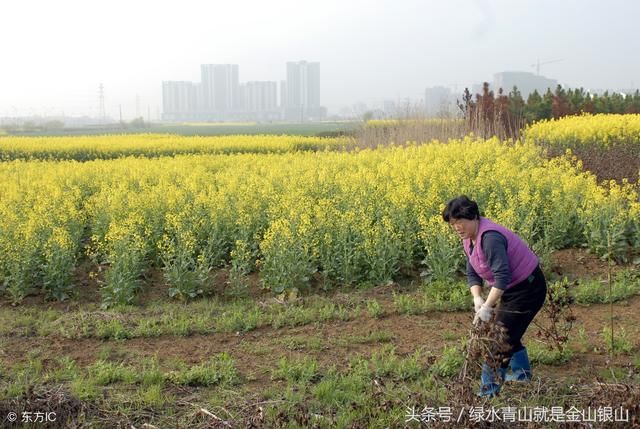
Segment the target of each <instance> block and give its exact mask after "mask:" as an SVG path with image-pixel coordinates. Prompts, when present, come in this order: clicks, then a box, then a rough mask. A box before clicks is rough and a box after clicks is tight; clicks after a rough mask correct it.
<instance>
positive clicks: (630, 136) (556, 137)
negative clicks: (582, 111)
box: [524, 114, 640, 150]
mask: <svg viewBox="0 0 640 429" xmlns="http://www.w3.org/2000/svg"><path fill="white" fill-rule="evenodd" d="M524 134H525V139H526V140H527V141H530V142H531V143H536V144H541V145H548V146H553V147H559V148H563V149H575V148H579V147H583V146H587V145H592V146H596V147H601V148H609V147H611V146H615V145H624V144H632V145H636V146H637V147H638V150H640V115H639V114H628V115H614V114H598V115H590V114H586V115H581V116H566V117H563V118H560V119H556V120H554V119H551V120H545V121H540V122H536V123H534V124H532V125H529V126H528V127H527V129H526V130H525V133H524Z"/></svg>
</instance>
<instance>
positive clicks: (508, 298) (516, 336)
mask: <svg viewBox="0 0 640 429" xmlns="http://www.w3.org/2000/svg"><path fill="white" fill-rule="evenodd" d="M546 296H547V281H546V280H545V278H544V274H543V273H542V270H541V269H540V266H538V267H537V268H536V269H535V270H534V271H533V273H532V274H531V276H529V278H527V279H525V280H524V281H522V282H520V283H518V284H516V285H513V286H512V287H510V288H509V289H507V290H505V291H504V293H503V294H502V298H501V299H500V305H499V306H498V307H497V308H496V321H497V322H502V324H503V325H504V326H505V328H506V329H507V337H508V340H507V341H508V342H509V345H510V346H511V350H509V351H508V352H506V353H502V358H503V359H504V360H503V362H504V363H503V367H505V368H506V367H507V366H508V365H509V359H510V358H511V356H512V355H513V354H514V353H516V352H519V351H520V350H522V349H523V348H524V346H523V345H522V342H521V341H520V340H521V339H522V336H523V335H524V333H525V331H526V330H527V328H528V327H529V325H530V324H531V321H532V320H533V318H534V317H535V315H536V314H538V311H540V309H541V308H542V305H543V304H544V300H545V298H546Z"/></svg>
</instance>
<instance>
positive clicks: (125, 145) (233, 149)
mask: <svg viewBox="0 0 640 429" xmlns="http://www.w3.org/2000/svg"><path fill="white" fill-rule="evenodd" d="M353 144H354V142H353V141H352V140H351V139H349V138H342V137H341V138H320V137H306V136H289V135H283V136H273V135H257V136H253V135H252V136H207V137H198V136H189V137H186V136H178V135H173V134H127V135H124V134H123V135H105V136H76V137H14V136H5V137H2V138H0V161H10V160H15V159H25V160H34V159H48V160H65V159H74V160H77V161H86V160H92V159H114V158H120V157H125V156H141V157H160V156H174V155H180V154H229V153H273V152H277V153H284V152H295V151H322V150H340V149H345V148H349V147H351V146H352V145H353Z"/></svg>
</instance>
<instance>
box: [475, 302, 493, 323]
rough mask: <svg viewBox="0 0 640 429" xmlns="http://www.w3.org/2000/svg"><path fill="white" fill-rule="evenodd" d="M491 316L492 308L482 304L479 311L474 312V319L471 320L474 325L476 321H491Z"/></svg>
mask: <svg viewBox="0 0 640 429" xmlns="http://www.w3.org/2000/svg"><path fill="white" fill-rule="evenodd" d="M492 314H493V308H491V307H490V306H488V305H487V304H482V306H481V307H480V310H478V311H476V317H474V318H473V323H476V322H477V321H478V320H482V321H483V322H488V321H489V320H491V315H492Z"/></svg>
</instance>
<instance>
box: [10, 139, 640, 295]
mask: <svg viewBox="0 0 640 429" xmlns="http://www.w3.org/2000/svg"><path fill="white" fill-rule="evenodd" d="M147 138H148V139H149V141H150V143H149V145H153V144H155V143H154V142H156V143H157V140H158V138H156V137H155V136H147ZM113 139H114V144H116V145H119V147H120V149H119V150H121V151H124V152H126V151H127V146H126V143H125V140H124V138H122V137H114V138H113ZM237 139H238V140H237V142H238V143H237V144H239V145H242V144H247V139H246V138H244V137H238V138H237ZM253 139H257V138H256V137H253ZM96 140H97V141H98V142H99V143H96V145H97V146H101V147H102V148H103V150H108V149H106V146H105V145H106V143H105V141H106V140H107V138H106V137H99V138H96ZM160 140H161V141H164V140H163V139H160ZM178 140H182V141H183V142H184V144H185V145H189V144H190V142H189V139H187V138H184V139H178ZM201 141H202V140H200V139H195V142H196V143H195V145H197V144H198V142H201ZM227 141H228V142H230V143H229V144H234V143H233V142H234V140H233V138H227ZM256 141H257V140H256ZM270 141H271V142H272V144H274V145H277V144H278V140H277V138H274V139H272V140H270ZM282 141H283V142H285V143H283V144H286V142H287V141H291V140H289V139H287V138H282ZM63 142H65V143H62V144H60V145H59V146H52V147H51V148H50V150H51V151H52V153H55V150H60V151H62V152H64V151H66V150H67V146H66V144H68V145H76V147H77V146H81V147H82V146H84V147H87V146H90V145H91V139H90V138H81V139H79V141H78V142H77V143H74V141H73V139H66V140H63ZM24 144H25V145H28V143H27V142H25V143H24ZM131 145H132V146H133V147H136V148H139V147H140V146H142V145H144V138H143V137H141V136H135V138H134V139H133V140H132V143H131ZM0 183H2V184H3V189H2V192H1V193H0V284H2V285H4V288H5V289H6V293H8V294H9V295H10V296H11V297H13V299H14V300H16V301H19V300H20V299H21V298H22V297H24V296H25V295H26V294H28V293H30V292H31V291H32V290H33V289H34V288H42V289H44V290H45V291H46V292H47V293H48V294H49V295H51V296H53V297H55V298H58V299H63V298H66V297H68V296H71V295H73V294H74V293H75V286H74V284H73V273H74V269H75V267H76V266H77V265H78V262H79V261H80V259H81V258H83V257H85V256H86V257H89V258H90V259H91V260H92V261H93V262H94V264H95V265H94V266H96V267H98V266H99V267H102V269H103V270H102V273H101V274H100V275H99V280H100V281H101V282H103V288H102V296H103V300H104V302H105V305H110V304H114V303H120V302H131V301H132V300H133V299H134V298H135V293H136V290H137V288H138V287H139V286H140V283H139V279H140V278H141V274H142V273H143V272H144V271H145V270H147V269H148V268H150V267H155V268H158V269H162V270H163V272H164V275H165V279H166V280H167V282H168V283H169V284H170V285H171V294H172V295H174V296H177V297H182V298H188V297H194V296H196V295H198V294H199V293H201V291H202V287H203V284H204V283H205V282H206V281H207V275H208V273H209V272H210V270H211V269H213V268H216V267H220V266H224V265H230V266H231V267H232V271H233V272H236V273H239V274H246V273H248V272H251V271H254V270H257V271H259V272H260V274H261V278H262V281H263V283H264V285H265V287H268V288H271V289H273V290H275V291H281V290H284V289H287V288H294V287H300V286H303V285H307V284H309V283H310V279H311V278H313V277H314V276H315V277H316V279H322V280H324V281H325V282H329V283H334V284H354V283H358V282H362V281H371V282H384V281H387V280H390V279H394V278H395V277H396V276H397V275H398V273H399V272H400V271H401V270H402V269H404V268H416V267H420V268H422V269H426V270H427V271H433V272H434V273H435V274H439V275H443V273H444V275H446V274H447V273H450V272H454V271H455V270H456V269H457V268H459V267H460V264H461V262H462V257H461V256H462V255H461V253H460V246H459V243H458V241H457V238H456V237H454V236H453V235H452V234H451V233H450V231H449V230H448V228H447V225H446V224H444V222H442V220H441V218H440V212H441V210H442V208H443V205H444V203H445V202H446V201H447V200H448V199H450V198H452V197H454V196H457V195H459V194H468V195H469V196H472V197H473V198H475V199H476V200H477V201H478V203H479V204H480V206H481V207H482V208H483V209H484V214H485V215H487V216H489V217H491V218H493V219H494V220H496V221H498V222H501V223H503V224H504V225H506V226H507V227H510V228H513V229H514V230H516V231H517V232H518V233H519V234H521V235H522V236H523V237H524V238H525V239H526V240H527V241H528V242H529V243H530V244H531V245H533V246H534V248H536V249H537V250H538V251H544V250H549V249H556V248H562V247H567V246H582V245H586V246H588V247H590V248H591V249H592V250H593V251H594V252H596V253H598V254H599V255H601V256H607V255H611V256H612V257H616V258H623V257H624V256H625V255H626V254H627V252H628V250H629V249H630V248H631V247H633V246H636V247H637V246H638V245H639V244H640V233H639V231H640V225H639V220H640V205H639V204H638V197H637V188H635V187H633V186H632V185H617V184H615V183H611V184H610V185H609V186H607V187H602V186H599V185H598V184H597V181H596V179H595V177H593V176H592V175H590V174H586V173H583V172H581V171H580V170H579V167H578V166H576V165H574V164H573V163H572V162H570V161H569V160H567V159H556V160H552V161H548V160H545V159H544V158H543V157H542V156H541V150H540V149H539V148H538V147H536V146H533V145H521V144H513V143H502V142H500V141H498V140H497V139H492V140H488V141H482V140H474V139H471V138H466V139H464V140H462V141H451V142H449V143H447V144H441V143H433V144H426V145H409V146H406V147H389V148H384V149H378V150H362V151H358V150H354V151H339V152H327V151H325V152H296V153H284V154H256V153H249V154H231V155H226V156H220V155H180V156H175V157H161V158H153V159H149V158H136V157H127V158H121V159H118V160H106V161H105V160H94V161H86V162H78V161H73V160H72V161H22V160H16V161H10V162H4V163H0ZM103 274H104V275H103Z"/></svg>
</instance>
